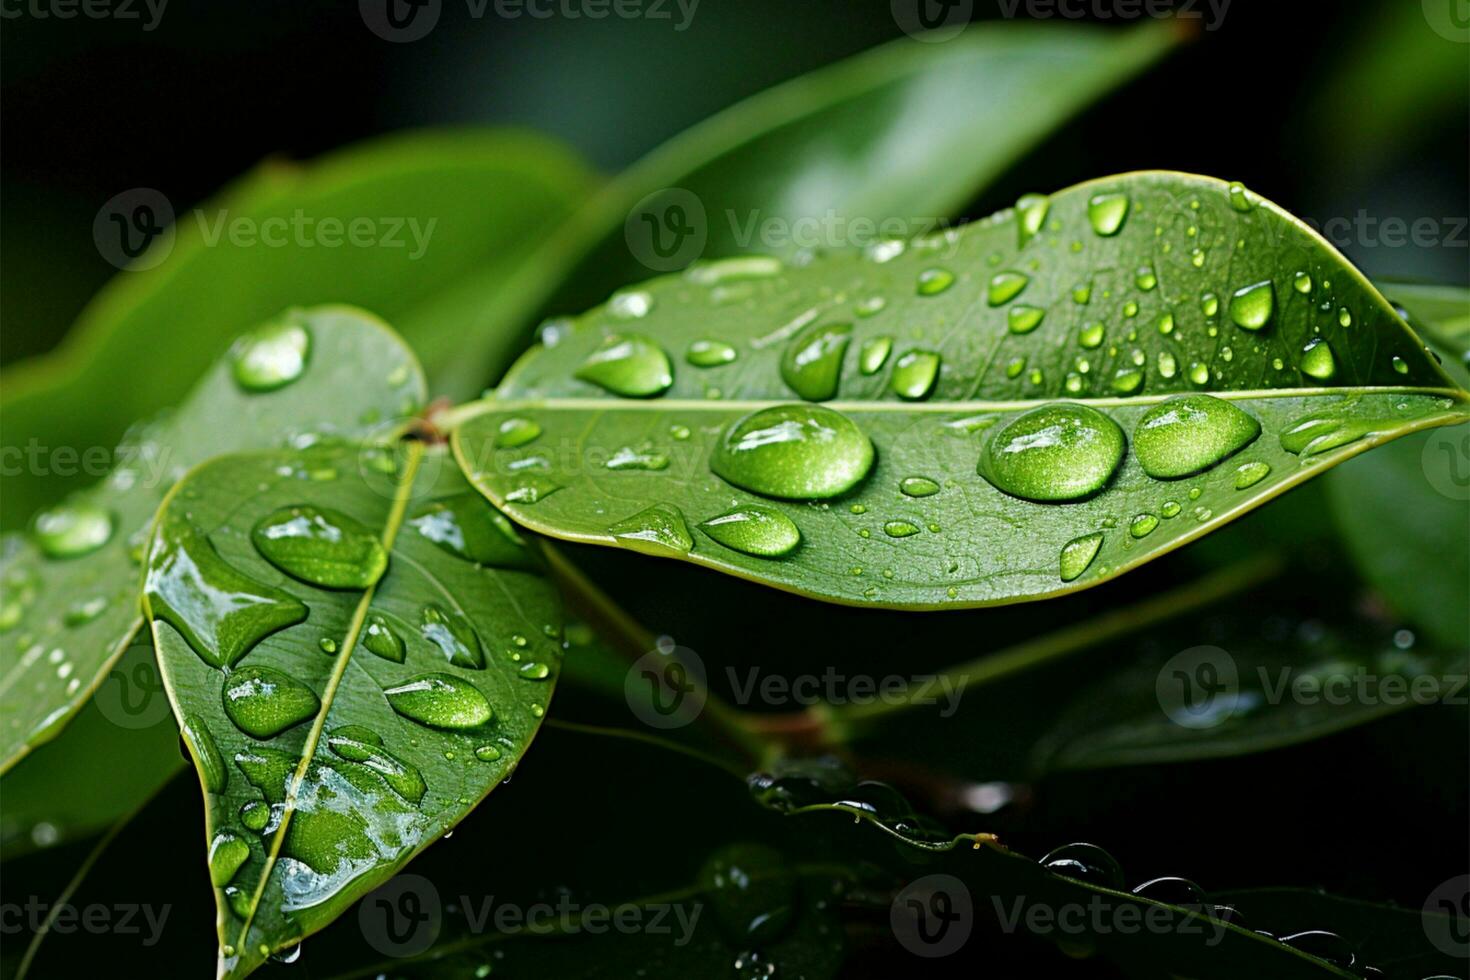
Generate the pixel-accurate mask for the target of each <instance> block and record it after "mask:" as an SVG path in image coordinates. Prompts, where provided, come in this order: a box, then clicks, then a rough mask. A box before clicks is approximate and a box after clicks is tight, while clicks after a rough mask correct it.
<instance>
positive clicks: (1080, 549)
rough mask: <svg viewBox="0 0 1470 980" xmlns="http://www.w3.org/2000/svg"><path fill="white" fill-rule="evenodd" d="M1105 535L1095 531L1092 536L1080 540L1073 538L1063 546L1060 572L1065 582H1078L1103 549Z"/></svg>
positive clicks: (1085, 535) (1086, 535) (1088, 535)
mask: <svg viewBox="0 0 1470 980" xmlns="http://www.w3.org/2000/svg"><path fill="white" fill-rule="evenodd" d="M1102 542H1103V533H1102V532H1101V531H1095V532H1093V533H1092V534H1084V535H1083V536H1082V537H1080V538H1073V539H1072V540H1071V541H1068V542H1067V543H1066V544H1065V545H1063V546H1062V555H1061V559H1060V568H1059V570H1060V572H1061V576H1062V581H1063V582H1072V581H1076V580H1077V579H1078V578H1079V577H1081V575H1082V573H1083V572H1085V571H1087V568H1088V566H1089V565H1091V564H1092V560H1093V559H1094V558H1096V557H1097V552H1098V549H1099V548H1101V547H1102Z"/></svg>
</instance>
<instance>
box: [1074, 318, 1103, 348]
mask: <svg viewBox="0 0 1470 980" xmlns="http://www.w3.org/2000/svg"><path fill="white" fill-rule="evenodd" d="M1106 334H1107V328H1106V327H1104V326H1103V325H1102V323H1100V322H1098V321H1093V322H1092V323H1089V324H1087V325H1086V326H1085V327H1083V328H1082V331H1081V332H1080V333H1078V334H1077V342H1078V343H1080V344H1081V345H1082V346H1083V347H1086V348H1087V349H1088V350H1095V349H1096V348H1098V347H1099V346H1101V345H1102V342H1103V337H1104V336H1105V335H1106Z"/></svg>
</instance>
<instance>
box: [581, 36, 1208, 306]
mask: <svg viewBox="0 0 1470 980" xmlns="http://www.w3.org/2000/svg"><path fill="white" fill-rule="evenodd" d="M1180 37H1181V35H1180V33H1179V32H1178V31H1177V29H1176V27H1175V25H1173V24H1169V23H1167V22H1163V21H1150V22H1146V23H1144V24H1142V25H1140V26H1138V27H1137V28H1135V29H1130V30H1112V29H1102V28H1096V27H1088V26H1082V25H1070V24H1069V25H1065V26H1063V25H1059V24H1032V23H1026V22H1009V23H989V24H983V25H977V26H974V27H971V28H969V29H968V30H966V31H965V32H964V33H963V34H961V35H960V36H958V37H955V38H952V39H950V40H948V41H946V42H944V43H943V44H933V43H923V42H920V41H916V40H914V39H912V38H904V39H902V40H899V41H895V42H893V43H891V44H887V45H884V46H882V47H880V48H876V49H874V50H872V51H868V52H865V53H863V54H859V55H857V56H855V57H853V58H850V59H848V60H846V61H843V62H841V63H839V64H836V65H833V66H830V67H827V68H823V69H821V70H819V71H815V72H812V73H811V74H808V75H804V76H802V77H800V78H797V79H794V80H792V81H789V82H786V83H784V84H782V85H778V86H776V87H774V88H772V89H769V90H767V91H765V92H761V93H760V94H758V95H755V96H753V97H751V98H749V99H747V100H745V101H743V102H741V103H739V104H737V105H735V106H732V107H731V108H729V109H727V110H725V111H723V112H721V113H719V114H717V115H715V116H713V117H711V118H710V119H707V120H705V121H704V122H702V123H700V124H699V125H698V126H695V127H694V128H692V129H690V130H688V131H687V132H685V133H682V134H680V135H679V136H677V137H676V138H674V139H672V140H670V141H669V142H668V143H665V144H664V145H663V146H660V147H659V148H658V149H656V150H654V151H653V152H652V153H650V154H649V155H648V156H646V157H645V158H643V159H642V160H640V161H639V162H638V163H636V164H634V165H633V166H632V167H631V168H629V169H628V170H627V171H626V172H624V173H623V174H621V175H619V176H618V177H617V178H616V179H615V180H613V181H612V182H611V183H610V184H609V185H608V187H607V188H606V189H605V191H604V192H603V193H601V194H599V195H598V196H596V197H595V198H594V199H593V200H592V201H591V202H590V203H589V204H588V205H587V207H586V208H584V209H583V210H582V211H581V212H580V213H579V214H578V215H577V217H576V219H575V220H574V221H573V223H572V224H571V225H570V226H569V227H568V228H567V230H566V233H565V234H564V236H563V237H564V239H565V240H566V241H567V242H568V243H569V247H570V249H571V254H573V255H578V256H580V257H581V261H580V262H578V263H577V265H576V267H575V269H574V270H572V271H571V273H570V274H569V275H568V276H567V278H566V286H565V288H564V289H563V290H562V292H561V294H559V296H558V305H559V306H561V308H563V309H566V308H571V309H577V308H581V307H585V306H587V305H590V304H592V303H595V302H597V301H598V300H600V299H601V298H602V297H604V296H606V295H607V292H608V290H610V289H613V288H615V287H617V286H621V285H623V284H624V283H628V282H635V281H637V280H640V279H643V278H645V277H646V276H648V275H649V274H650V272H651V271H668V270H671V269H676V268H681V267H683V266H684V265H686V264H687V263H688V262H689V261H690V260H691V259H693V258H697V257H700V256H703V257H704V258H721V257H726V256H730V255H736V254H742V253H749V252H772V251H795V250H797V249H800V248H802V247H810V246H811V245H813V244H819V245H825V246H827V247H835V246H838V245H863V244H866V243H867V242H868V241H870V240H872V239H873V237H874V236H875V234H884V235H885V237H891V236H892V235H893V234H895V228H896V229H898V231H897V234H900V235H902V236H904V237H908V236H910V235H913V234H917V233H919V232H920V231H924V230H927V229H930V228H933V227H935V226H937V225H939V224H940V223H942V222H946V221H948V220H949V219H951V218H953V217H954V216H955V215H956V214H957V213H958V212H959V211H960V209H961V208H962V207H963V206H964V205H965V204H967V203H968V202H969V201H970V200H971V199H972V198H973V197H974V195H975V194H976V193H977V191H979V190H980V189H982V188H984V187H986V186H987V185H988V184H989V183H991V182H992V181H994V180H995V179H996V178H998V177H999V176H1001V175H1002V174H1003V173H1005V172H1006V171H1007V170H1008V169H1009V168H1010V167H1012V166H1014V165H1015V164H1016V163H1017V162H1018V161H1019V160H1020V159H1021V158H1022V157H1023V156H1024V155H1025V153H1026V152H1027V151H1029V150H1030V149H1032V148H1033V147H1035V146H1036V145H1037V144H1039V143H1040V142H1041V141H1042V140H1043V139H1044V138H1045V137H1047V136H1050V135H1051V134H1052V133H1053V132H1054V131H1055V130H1056V129H1057V128H1058V127H1059V126H1060V125H1061V124H1062V123H1063V122H1065V121H1066V120H1067V119H1069V118H1071V117H1072V116H1073V115H1074V114H1076V113H1077V112H1079V111H1080V110H1081V109H1083V108H1085V107H1086V106H1087V105H1089V104H1091V103H1092V102H1094V101H1096V100H1098V99H1099V98H1101V97H1102V96H1103V95H1105V94H1106V93H1107V92H1109V91H1110V90H1112V89H1115V88H1118V87H1120V86H1122V85H1123V84H1124V83H1125V82H1127V81H1128V80H1129V79H1131V78H1133V77H1134V76H1136V75H1138V74H1140V73H1142V72H1143V71H1144V70H1145V69H1146V68H1148V67H1149V66H1150V65H1152V64H1153V63H1155V62H1156V61H1158V60H1159V59H1160V58H1161V57H1163V55H1164V54H1165V53H1167V52H1168V51H1169V50H1170V48H1171V47H1172V46H1173V45H1174V44H1175V43H1176V42H1177V41H1178V40H1179V39H1180ZM671 189H672V190H673V193H672V194H671V193H669V192H670V190H671ZM680 192H687V193H688V194H689V195H692V196H693V202H691V200H690V198H689V197H687V196H685V195H683V194H682V193H680ZM675 207H678V208H681V209H682V210H679V211H674V210H672V208H675ZM798 221H800V222H802V223H801V224H797V222H798ZM650 224H651V225H653V226H656V227H658V228H659V231H658V234H659V235H660V247H659V248H658V249H657V250H656V251H654V250H651V249H650V247H649V246H650V244H651V240H650V237H649V236H650ZM763 227H764V228H767V229H769V230H768V231H762V228H763ZM685 228H688V229H689V233H688V234H682V233H681V230H682V229H685ZM813 236H815V238H816V241H815V242H814V241H812V240H811V239H812V237H813ZM589 250H590V251H589Z"/></svg>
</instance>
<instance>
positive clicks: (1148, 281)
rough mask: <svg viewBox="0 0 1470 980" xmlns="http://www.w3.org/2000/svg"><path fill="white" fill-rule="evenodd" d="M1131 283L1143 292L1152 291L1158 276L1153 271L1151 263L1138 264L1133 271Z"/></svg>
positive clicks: (1157, 282) (1156, 283)
mask: <svg viewBox="0 0 1470 980" xmlns="http://www.w3.org/2000/svg"><path fill="white" fill-rule="evenodd" d="M1133 284H1134V285H1135V286H1137V287H1138V288H1139V289H1141V290H1143V291H1144V292H1145V293H1148V292H1152V291H1153V289H1154V287H1156V286H1157V285H1158V284H1159V277H1158V275H1156V274H1155V273H1154V267H1153V266H1151V265H1141V266H1139V267H1138V270H1137V271H1136V272H1134V273H1133Z"/></svg>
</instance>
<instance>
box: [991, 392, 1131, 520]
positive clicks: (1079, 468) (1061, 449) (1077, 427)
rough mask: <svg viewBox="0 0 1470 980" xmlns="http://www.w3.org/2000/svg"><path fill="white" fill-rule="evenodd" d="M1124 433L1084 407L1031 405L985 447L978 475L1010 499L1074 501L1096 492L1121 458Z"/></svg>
mask: <svg viewBox="0 0 1470 980" xmlns="http://www.w3.org/2000/svg"><path fill="white" fill-rule="evenodd" d="M1123 446H1124V440H1123V431H1122V430H1121V429H1119V428H1118V424H1117V423H1116V422H1114V421H1113V420H1112V419H1110V418H1108V417H1107V416H1106V415H1104V414H1102V413H1101V412H1099V411H1097V410H1096V409H1093V408H1088V407H1087V406H1085V405H1074V404H1068V403H1065V402H1063V403H1058V404H1055V405H1044V406H1042V407H1041V408H1037V409H1033V410H1031V411H1029V412H1027V413H1025V414H1024V415H1022V416H1020V417H1019V418H1016V419H1014V420H1013V421H1011V422H1010V423H1008V424H1006V425H1005V426H1003V427H1002V428H1001V429H1000V430H999V431H997V432H996V433H995V434H994V435H993V436H992V437H991V438H990V440H989V441H988V442H987V443H986V445H985V450H984V452H983V453H982V454H981V457H980V465H979V472H980V475H981V476H983V477H985V479H987V480H989V481H990V482H991V483H992V484H993V485H994V486H995V487H996V489H998V490H1000V491H1002V492H1004V493H1008V494H1010V495H1011V496H1013V497H1020V498H1022V499H1024V500H1036V501H1043V502H1046V501H1065V500H1079V499H1081V498H1084V497H1089V496H1091V495H1092V494H1094V493H1096V492H1097V491H1099V490H1101V489H1102V488H1103V486H1104V485H1105V484H1106V483H1107V481H1108V479H1109V477H1111V476H1112V475H1113V471H1114V470H1116V469H1117V468H1118V464H1119V462H1121V461H1122V459H1123Z"/></svg>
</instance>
